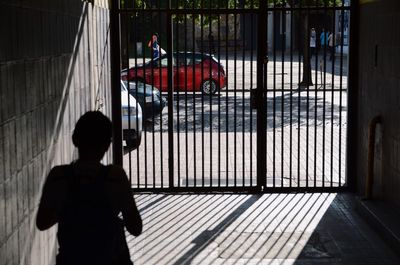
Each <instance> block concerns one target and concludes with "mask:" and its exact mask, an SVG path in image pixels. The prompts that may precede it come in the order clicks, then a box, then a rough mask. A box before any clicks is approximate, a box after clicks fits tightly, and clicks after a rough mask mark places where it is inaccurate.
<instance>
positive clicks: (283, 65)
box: [280, 1, 286, 187]
mask: <svg viewBox="0 0 400 265" xmlns="http://www.w3.org/2000/svg"><path fill="white" fill-rule="evenodd" d="M284 5H285V1H283V4H282V6H284ZM284 14H285V11H281V21H280V23H281V29H282V34H281V35H282V37H281V42H282V54H281V57H282V58H281V63H282V79H281V85H282V87H281V89H282V93H281V96H282V99H281V131H282V132H281V134H282V136H281V187H283V177H284V175H283V164H284V153H285V152H284V145H283V142H284V137H285V132H284V123H283V121H284V113H285V109H284V106H285V94H284V82H283V80H284V78H283V77H284V72H285V49H286V47H285V46H286V42H285V37H286V28H283V26H284V25H285V26H286V23H283V22H284V19H285V18H286V15H285V16H284Z"/></svg>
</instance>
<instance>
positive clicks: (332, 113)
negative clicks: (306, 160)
mask: <svg viewBox="0 0 400 265" xmlns="http://www.w3.org/2000/svg"><path fill="white" fill-rule="evenodd" d="M333 7H334V9H333V11H332V12H333V17H332V20H333V23H332V24H333V27H332V38H333V40H332V44H333V47H329V49H330V52H331V54H330V57H331V62H332V81H331V82H332V92H331V93H332V94H331V162H330V163H331V182H333V149H334V144H333V140H334V138H333V115H334V108H335V104H334V103H335V101H334V94H335V44H336V43H335V38H336V37H335V36H336V25H335V22H336V11H335V10H336V2H335V1H334V2H333ZM332 49H333V50H332Z"/></svg>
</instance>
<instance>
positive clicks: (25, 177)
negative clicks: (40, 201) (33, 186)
mask: <svg viewBox="0 0 400 265" xmlns="http://www.w3.org/2000/svg"><path fill="white" fill-rule="evenodd" d="M28 179H29V176H28V166H27V165H25V166H24V167H23V169H22V189H21V192H22V211H23V216H27V215H28V213H29V205H28V201H29V194H28V190H29V183H28Z"/></svg>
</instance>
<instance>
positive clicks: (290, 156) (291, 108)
mask: <svg viewBox="0 0 400 265" xmlns="http://www.w3.org/2000/svg"><path fill="white" fill-rule="evenodd" d="M289 126H290V127H289V138H290V139H289V187H292V185H293V184H292V177H293V176H292V168H293V165H292V163H293V158H292V156H293V147H292V143H293V139H292V137H293V128H292V126H293V9H292V8H290V121H289Z"/></svg>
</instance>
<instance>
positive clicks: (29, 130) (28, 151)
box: [25, 112, 33, 162]
mask: <svg viewBox="0 0 400 265" xmlns="http://www.w3.org/2000/svg"><path fill="white" fill-rule="evenodd" d="M32 122H33V121H32V113H31V112H28V113H27V115H26V127H25V128H26V140H27V141H26V160H27V162H28V161H30V160H31V159H32Z"/></svg>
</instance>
